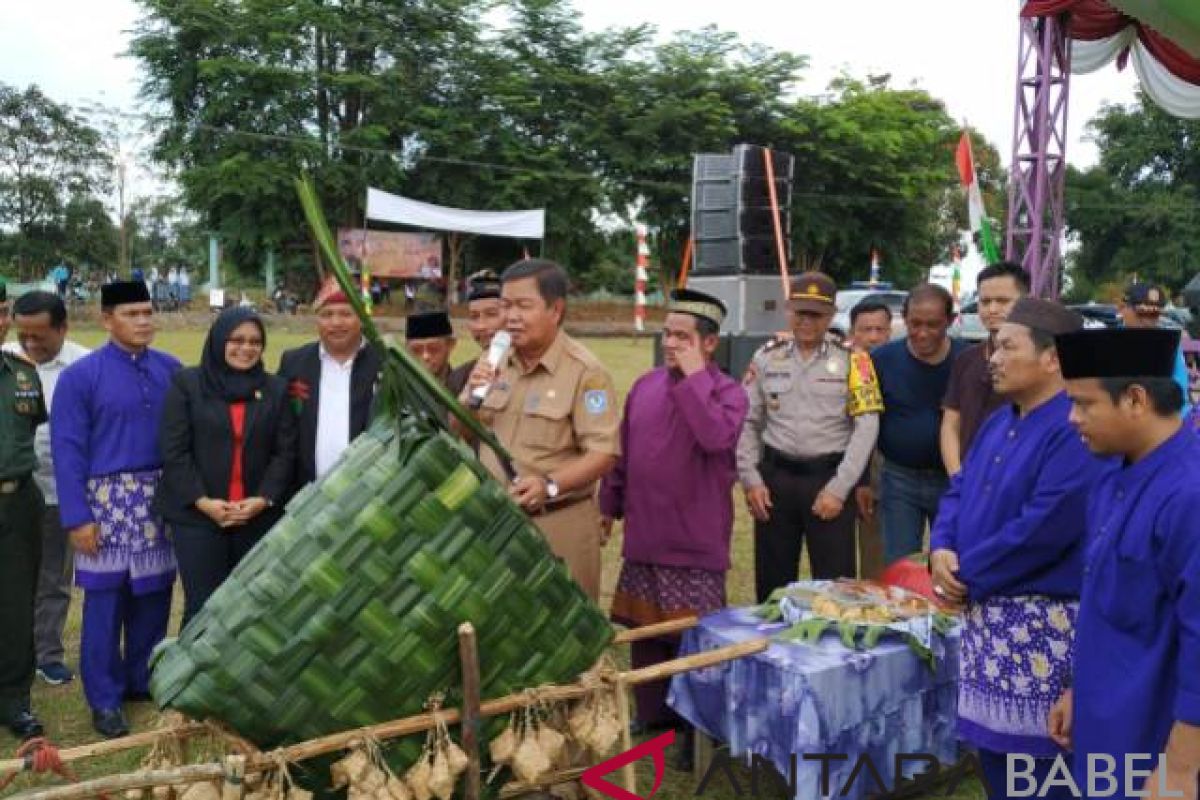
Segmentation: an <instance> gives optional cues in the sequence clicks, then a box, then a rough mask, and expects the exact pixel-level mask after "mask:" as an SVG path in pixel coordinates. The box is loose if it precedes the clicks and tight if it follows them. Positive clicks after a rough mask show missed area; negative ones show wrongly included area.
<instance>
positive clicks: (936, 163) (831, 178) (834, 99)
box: [782, 76, 1002, 286]
mask: <svg viewBox="0 0 1200 800" xmlns="http://www.w3.org/2000/svg"><path fill="white" fill-rule="evenodd" d="M829 89H830V93H829V94H828V95H827V96H825V97H821V98H803V99H800V100H798V101H796V102H795V103H794V104H793V105H792V106H791V108H790V109H789V111H788V114H787V117H786V119H785V120H784V122H783V129H784V133H783V134H782V145H783V148H784V149H787V150H789V151H790V152H792V153H794V154H795V156H796V181H795V188H794V193H793V201H792V235H793V241H794V244H795V249H796V252H797V261H798V262H800V263H801V264H805V265H810V266H819V267H820V268H821V269H823V270H825V271H827V272H829V273H830V274H831V275H833V276H834V277H835V278H837V279H838V280H839V281H842V282H845V281H849V280H853V279H865V278H866V276H867V268H868V266H869V263H870V251H871V248H873V247H874V248H877V249H878V250H879V251H880V252H881V253H882V257H883V261H884V268H885V270H886V275H885V277H886V278H887V279H888V280H891V281H894V282H896V283H898V284H899V285H902V286H908V285H911V284H913V283H915V282H917V281H919V280H921V279H922V278H923V276H924V272H925V270H927V269H928V268H929V267H930V266H931V265H933V264H935V263H938V262H940V261H942V260H944V259H945V258H946V257H947V255H948V251H949V248H950V245H951V244H953V243H954V242H956V241H957V240H958V234H959V231H961V230H963V229H965V228H966V227H967V219H966V216H967V215H966V200H965V198H964V196H963V194H962V191H961V188H960V182H959V178H958V173H957V171H956V168H955V164H954V151H955V147H956V146H957V144H958V140H959V136H960V135H961V128H960V127H959V125H958V124H957V123H956V122H955V121H954V120H953V119H951V117H950V116H949V114H948V113H947V112H946V109H945V106H944V105H943V104H942V102H941V101H939V100H937V99H936V98H934V97H932V96H931V95H930V94H929V93H928V92H926V91H924V90H922V89H895V88H892V87H891V86H890V85H889V81H888V78H887V76H880V77H875V78H868V79H867V80H865V81H862V80H857V79H853V78H848V77H842V78H839V79H836V80H835V81H833V82H832V84H831V85H830V87H829ZM972 143H973V146H974V150H975V158H976V162H977V163H976V168H977V172H978V176H979V180H980V183H981V186H982V188H983V190H984V193H985V197H986V198H987V199H988V200H989V201H990V202H989V206H988V208H989V211H991V212H993V213H995V212H997V211H998V210H999V207H1000V198H998V197H997V196H996V195H997V194H999V193H1000V191H999V190H1000V187H1001V186H1002V183H1001V179H1000V174H1001V170H1000V169H999V155H998V154H997V153H996V151H995V148H994V147H992V146H991V145H990V144H988V143H987V142H986V141H985V140H984V139H983V138H982V137H981V136H979V135H978V134H975V133H973V135H972Z"/></svg>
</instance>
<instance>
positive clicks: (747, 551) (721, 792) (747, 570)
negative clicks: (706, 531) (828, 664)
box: [0, 323, 983, 800]
mask: <svg viewBox="0 0 1200 800" xmlns="http://www.w3.org/2000/svg"><path fill="white" fill-rule="evenodd" d="M72 338H73V339H75V340H76V341H79V342H80V343H82V344H85V345H88V346H95V345H97V344H100V343H102V342H103V341H104V339H105V337H104V333H103V331H101V330H98V329H94V328H86V329H80V330H76V331H73V332H72ZM312 338H313V336H312V335H311V334H308V333H306V332H303V325H295V324H289V330H284V331H279V330H274V329H270V330H268V349H267V355H266V360H267V363H268V365H269V366H270V367H271V368H272V369H274V367H275V366H277V364H278V361H279V355H280V354H281V353H282V352H283V351H284V350H286V349H288V348H291V347H295V346H297V345H299V344H303V343H305V342H307V341H311V340H312ZM203 342H204V331H203V329H201V328H200V325H199V323H197V326H196V329H193V330H189V329H186V328H184V327H181V326H179V325H178V324H176V325H173V326H171V327H170V328H169V329H166V330H163V331H160V333H159V335H158V337H157V339H156V342H155V346H156V347H159V348H161V349H164V350H167V351H169V352H171V353H173V354H175V355H176V356H178V357H179V358H180V360H182V361H183V362H184V363H185V364H195V363H198V361H199V356H200V351H201V349H202V347H203ZM586 344H587V346H588V347H589V348H590V349H591V350H592V351H593V352H594V353H595V354H596V355H597V356H598V357H599V358H600V359H601V360H602V361H603V362H604V363H605V364H606V365H607V366H608V367H609V369H610V370H611V371H612V374H613V378H614V380H615V382H616V386H617V389H618V392H619V393H620V394H621V397H622V400H623V398H624V396H625V394H626V393H627V392H628V390H629V387H630V386H631V385H632V384H633V382H634V380H635V379H636V378H637V377H638V376H639V375H641V374H642V373H643V372H645V371H646V370H647V369H649V368H650V366H651V360H652V343H651V341H650V340H649V339H640V340H637V341H634V340H631V339H629V338H595V339H588V340H587V341H586ZM477 352H478V350H477V348H476V347H475V346H474V344H473V343H471V342H469V341H468V340H467V339H466V337H463V338H462V339H460V342H459V346H458V350H456V352H455V354H454V358H453V359H452V360H453V361H454V362H455V363H459V362H461V361H465V360H467V359H468V358H471V357H474V355H475V354H476V353H477ZM739 494H740V493H739ZM735 508H736V517H735V523H734V535H733V567H732V569H731V570H730V573H729V576H728V582H727V591H728V596H729V602H730V603H731V604H733V605H744V604H747V603H750V602H753V600H754V582H753V581H754V567H753V542H752V535H753V533H752V527H751V524H750V518H749V516H748V515H747V513H746V511H745V507H744V504H743V503H742V502H741V500H740V497H739V498H738V501H737V502H736V503H735ZM620 553H621V539H620V531H619V529H618V531H617V532H616V533H615V535H614V537H613V540H612V541H610V542H609V544H608V547H607V548H606V551H605V555H604V582H603V589H602V596H601V604H602V605H603V606H604V607H607V605H608V603H609V602H610V600H611V596H612V590H613V587H614V586H615V585H616V580H617V572H618V570H619V569H620ZM77 595H78V593H77ZM78 600H79V598H78V596H77V597H76V602H73V603H72V605H71V611H70V615H69V618H68V621H67V632H66V636H65V640H66V641H65V643H66V646H67V660H68V664H69V665H70V666H72V667H73V668H74V667H76V666H77V665H78V654H79V624H80V605H81V604H80V603H79V602H77V601H78ZM182 604H183V603H182V596H180V595H179V593H178V590H177V597H176V602H175V603H174V607H173V619H172V623H171V628H170V630H171V635H174V632H175V631H176V630H177V627H178V623H179V614H180V613H181V610H182ZM623 656H624V654H622V657H623ZM33 705H34V709H35V711H36V712H37V714H38V715H39V716H40V717H41V718H42V721H43V722H44V723H45V725H46V729H47V732H48V735H49V736H50V737H51V738H52V739H53V740H54V741H55V742H56V743H57V744H59V745H60V746H63V747H69V746H73V745H79V744H84V743H88V742H92V741H96V739H97V738H98V736H97V734H95V732H94V731H93V730H92V727H91V715H90V711H89V709H88V707H87V703H86V702H85V700H84V698H83V691H82V687H81V685H80V682H79V681H78V680H76V681H74V682H73V683H71V684H69V685H67V686H62V687H49V686H46V685H45V684H44V683H42V682H41V681H36V682H35V686H34V691H33ZM126 713H127V715H128V716H129V719H130V723H131V725H132V726H133V728H134V730H135V731H141V730H146V729H148V728H151V727H153V726H154V724H155V723H156V721H157V719H158V715H157V712H156V710H155V709H154V708H153V706H152V705H151V704H149V703H138V704H130V705H127V706H126ZM16 744H17V743H16V741H15V740H14V739H12V738H11V737H10V736H9V735H8V733H7V731H6V730H2V731H0V756H3V755H4V754H7V753H11V752H12V751H13V750H14V749H15V747H16ZM141 755H142V754H140V753H132V754H128V755H125V756H121V757H117V758H112V759H107V760H99V759H98V760H93V761H88V762H84V763H81V764H80V765H79V769H78V772H79V773H80V775H81V776H83V777H87V776H94V775H98V774H106V773H112V772H116V771H120V770H123V769H126V768H128V769H132V768H135V767H136V766H137V762H138V761H139V759H140V758H141ZM641 769H642V774H641V775H640V783H639V785H640V786H642V787H646V786H649V785H652V781H653V774H652V771H651V768H650V765H649V764H647V763H644V762H643V763H642V764H641ZM743 778H746V776H739V781H740V782H741V784H742V785H743V787H746V786H748V785H749V784H748V778H746V779H743ZM39 783H40V782H39ZM31 785H33V783H32V782H30V781H27V780H21V781H18V782H17V784H15V787H16V790H19V789H20V788H28V787H29V786H31ZM695 789H696V782H695V781H694V780H693V779H692V777H691V775H689V774H685V773H680V772H674V771H670V770H668V774H667V778H666V781H665V783H664V785H663V788H662V789H661V790H660V792H659V795H658V796H659V797H662V798H666V800H675V798H684V797H691V796H693V795H694V794H695ZM9 791H10V792H11V791H14V788H13V787H10V789H9ZM765 796H774V795H772V794H770V793H765ZM939 796H940V795H939ZM953 796H954V797H956V798H960V800H966V799H967V798H972V799H973V798H979V797H982V796H983V795H982V792H980V790H979V787H978V784H976V783H974V782H970V783H968V784H964V786H963V787H961V788H960V789H959V790H958V792H957V793H956V794H955V795H953ZM705 797H712V798H713V800H732V798H733V797H734V796H733V794H732V792H730V790H729V789H728V787H727V786H726V785H725V784H724V782H723V781H721V780H718V781H716V786H715V787H714V788H712V790H711V791H706V793H705Z"/></svg>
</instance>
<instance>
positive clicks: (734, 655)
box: [13, 639, 771, 800]
mask: <svg viewBox="0 0 1200 800" xmlns="http://www.w3.org/2000/svg"><path fill="white" fill-rule="evenodd" d="M770 645H771V642H770V640H768V639H756V640H753V641H749V642H739V643H738V644H732V645H728V646H727V647H722V648H719V649H716V650H706V651H704V652H702V653H694V654H692V655H690V656H687V657H686V658H677V659H675V660H674V661H665V662H663V663H661V664H656V665H654V666H652V667H646V668H644V669H639V670H633V671H631V672H623V673H620V674H618V675H617V676H616V680H617V681H618V682H619V683H622V684H624V685H626V686H637V685H639V684H642V683H648V682H651V681H659V680H663V679H665V678H669V677H671V676H672V675H678V674H680V673H683V672H689V671H691V670H694V669H704V668H705V667H711V666H714V665H716V664H721V663H724V662H726V661H733V660H734V659H738V658H743V657H745V656H750V655H754V654H755V653H761V652H762V651H764V650H766V649H767V648H768V647H770ZM591 691H593V690H592V688H591V687H584V686H583V685H581V684H572V685H570V686H546V687H542V688H539V689H537V690H536V691H535V692H532V693H530V692H522V693H520V694H511V695H508V696H506V697H499V698H496V699H495V700H489V701H488V702H486V703H483V704H481V705H480V707H479V715H480V717H497V716H501V715H504V714H509V713H511V712H513V711H515V710H517V709H519V708H524V707H526V706H528V705H530V704H531V703H536V702H545V703H559V702H563V701H564V700H577V699H579V698H581V697H585V696H586V695H588V694H589V693H590V692H591ZM438 718H440V719H441V720H442V721H443V722H445V723H446V724H447V725H455V724H458V723H459V722H460V720H461V719H462V717H461V714H460V713H459V711H458V709H449V710H445V711H439V712H438V714H437V717H435V716H434V715H433V714H420V715H417V716H415V717H408V718H406V719H399V720H393V721H391V722H384V723H382V724H379V725H372V726H370V727H367V728H358V729H356V730H351V731H341V732H339V733H335V734H330V735H329V736H323V737H321V738H319V739H313V740H311V741H307V742H302V743H300V744H296V745H292V746H290V747H283V748H280V749H278V750H274V751H271V752H266V753H258V754H252V755H249V756H246V757H245V771H246V772H264V771H268V770H272V769H276V768H277V767H278V765H279V759H281V758H282V759H283V760H284V761H285V762H286V763H289V764H290V763H294V762H298V761H307V760H308V759H310V758H315V757H317V756H323V755H328V754H330V753H336V752H338V751H341V750H345V749H346V748H347V747H349V746H350V743H351V742H352V741H354V740H355V739H361V738H366V737H374V738H376V739H378V740H380V741H386V740H388V739H396V738H399V737H401V736H410V735H412V734H414V733H421V732H422V731H427V730H429V729H430V728H432V727H434V726H435V725H436V724H437V719H438ZM158 735H161V732H159V734H158ZM151 741H152V740H151ZM147 743H149V742H147ZM62 755H65V753H64V754H62ZM224 774H225V769H224V767H223V766H222V765H221V764H204V765H197V766H188V767H179V768H177V769H173V770H159V771H156V772H138V773H133V774H129V775H116V776H111V777H107V778H97V779H95V780H90V781H82V782H80V783H75V784H71V785H69V786H55V787H51V788H48V789H38V790H33V791H30V792H26V793H24V794H20V795H17V796H16V797H14V798H13V800H82V799H83V798H88V797H94V796H95V795H97V794H99V793H101V792H117V791H122V790H125V789H138V788H144V787H148V786H163V785H176V784H184V783H197V782H199V781H206V780H220V779H221V778H222V776H224Z"/></svg>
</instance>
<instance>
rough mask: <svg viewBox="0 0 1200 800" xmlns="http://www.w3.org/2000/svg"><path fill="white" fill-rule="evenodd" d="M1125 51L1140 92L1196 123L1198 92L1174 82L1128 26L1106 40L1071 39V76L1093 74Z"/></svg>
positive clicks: (1199, 102) (1182, 82) (1199, 114)
mask: <svg viewBox="0 0 1200 800" xmlns="http://www.w3.org/2000/svg"><path fill="white" fill-rule="evenodd" d="M1125 48H1129V51H1130V55H1131V59H1130V60H1131V61H1132V62H1133V69H1134V71H1135V72H1137V75H1138V79H1139V80H1140V81H1141V84H1142V88H1143V89H1145V90H1146V94H1148V95H1150V98H1151V99H1152V100H1154V102H1155V103H1157V104H1158V105H1160V106H1162V108H1163V109H1165V110H1166V111H1167V113H1169V114H1173V115H1175V116H1177V117H1183V118H1184V119H1200V89H1197V87H1196V86H1193V85H1192V84H1190V83H1188V82H1187V81H1185V80H1183V79H1181V78H1177V77H1176V76H1175V75H1174V74H1172V72H1171V71H1170V70H1168V69H1167V68H1166V67H1164V66H1163V65H1162V64H1161V63H1160V62H1159V60H1158V59H1157V58H1155V57H1154V56H1153V55H1151V53H1150V51H1148V50H1147V49H1146V47H1145V46H1144V45H1143V44H1142V43H1141V42H1140V41H1139V40H1138V38H1137V31H1136V29H1135V28H1134V27H1133V26H1132V25H1130V26H1129V27H1127V28H1125V30H1123V31H1121V32H1120V33H1118V34H1116V35H1115V36H1110V37H1108V38H1107V39H1098V40H1096V41H1093V42H1088V41H1082V40H1080V39H1072V40H1071V72H1074V73H1078V74H1084V73H1089V72H1096V71H1097V70H1099V69H1102V68H1103V67H1105V66H1107V65H1108V64H1110V63H1111V62H1112V61H1113V60H1114V59H1115V58H1116V57H1117V56H1119V55H1120V54H1121V52H1122V51H1124V50H1125Z"/></svg>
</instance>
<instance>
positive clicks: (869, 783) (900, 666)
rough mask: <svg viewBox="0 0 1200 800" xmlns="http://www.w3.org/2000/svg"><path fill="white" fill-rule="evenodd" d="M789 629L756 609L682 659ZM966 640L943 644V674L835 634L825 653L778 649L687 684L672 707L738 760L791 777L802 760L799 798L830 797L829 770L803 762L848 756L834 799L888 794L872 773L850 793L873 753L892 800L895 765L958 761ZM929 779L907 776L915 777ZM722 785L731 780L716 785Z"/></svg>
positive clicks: (677, 685) (698, 674)
mask: <svg viewBox="0 0 1200 800" xmlns="http://www.w3.org/2000/svg"><path fill="white" fill-rule="evenodd" d="M784 627H786V626H784V625H780V624H771V625H766V624H763V623H762V620H760V619H759V618H757V617H755V616H754V615H753V614H752V613H751V611H750V610H749V609H744V608H730V609H725V610H724V611H719V612H717V613H715V614H711V615H709V616H707V617H705V618H703V619H702V620H701V621H700V624H699V626H697V627H696V628H694V629H692V630H690V631H688V632H687V633H686V634H685V635H684V637H683V643H682V647H681V649H680V653H679V654H680V656H685V655H689V654H691V653H696V652H700V651H703V650H712V649H715V648H718V647H723V646H726V645H729V644H735V643H737V642H744V641H748V640H751V639H759V638H762V637H765V636H771V635H772V634H775V633H778V632H779V631H780V630H783V628H784ZM958 651H959V637H958V631H957V630H956V631H954V632H953V633H952V634H950V636H948V637H946V638H945V639H941V638H938V637H935V645H934V654H935V656H936V657H937V669H936V672H935V671H934V670H931V669H930V668H929V667H928V665H927V664H925V663H924V662H922V661H921V660H920V659H918V658H917V656H916V655H915V654H914V653H913V652H912V651H911V650H910V649H909V647H908V645H907V644H905V643H904V642H902V641H899V640H888V639H884V640H883V641H881V642H880V643H879V644H878V645H876V646H875V647H874V648H873V649H871V650H865V651H852V650H848V649H846V648H845V647H844V646H843V645H842V643H841V640H840V639H839V638H838V637H837V635H836V633H827V634H826V635H825V636H824V637H822V639H821V641H820V642H819V643H818V644H816V645H805V644H799V643H785V642H773V643H772V644H771V647H770V648H769V649H768V650H766V651H764V652H762V653H759V654H757V655H754V656H750V657H748V658H742V659H738V660H737V661H731V662H727V663H725V664H720V665H718V666H715V667H710V668H707V669H701V670H695V671H693V672H687V673H684V674H682V675H677V676H675V678H674V679H673V680H672V682H671V693H670V698H669V700H668V702H669V703H670V705H671V706H672V707H673V708H674V709H675V710H676V711H677V712H678V713H679V714H680V715H682V716H683V717H684V718H685V719H686V720H687V721H688V722H690V723H691V724H692V725H694V726H696V728H698V729H699V730H701V731H703V732H704V733H706V734H708V735H709V736H711V737H712V738H714V739H718V740H720V741H722V742H726V743H728V745H729V751H730V753H731V754H732V755H734V756H740V757H744V758H747V759H748V758H749V756H750V755H751V754H754V755H758V756H761V757H763V758H765V759H767V760H769V761H771V762H772V763H773V764H774V765H775V767H776V769H778V770H779V772H780V774H781V775H783V776H784V777H785V778H786V777H787V775H788V770H789V763H790V761H791V756H792V754H796V770H797V781H796V797H797V798H798V800H810V798H817V797H821V796H822V795H821V792H820V775H821V769H822V766H821V763H820V762H818V761H805V760H804V759H803V758H802V757H801V756H802V755H803V754H806V753H807V754H818V753H845V754H846V755H847V756H848V758H847V760H846V761H842V762H839V763H837V764H834V765H832V766H831V767H830V768H829V774H830V776H831V777H830V782H829V791H830V794H829V796H839V797H845V798H848V800H860V798H862V797H865V796H866V795H870V794H877V793H879V792H880V789H879V787H878V786H877V785H876V783H875V781H874V780H873V779H872V778H871V777H870V774H869V773H868V772H865V771H862V772H860V773H859V775H858V776H857V777H856V778H855V780H854V782H853V784H851V785H850V787H849V791H848V792H847V794H845V795H840V791H841V789H842V788H843V787H844V786H845V784H846V781H847V780H848V779H849V778H850V775H851V773H852V772H853V770H854V767H855V764H856V762H857V761H858V760H859V758H860V756H862V755H863V754H864V753H865V754H867V755H868V756H869V757H870V759H871V763H872V764H873V765H874V766H875V767H877V768H878V769H879V771H880V773H881V776H882V778H883V780H884V782H885V783H886V785H887V787H888V788H891V787H892V786H893V785H894V781H895V775H894V772H895V770H894V764H895V757H896V755H897V754H900V753H929V754H932V755H934V756H936V757H937V758H938V760H939V761H941V762H942V764H943V765H947V764H950V763H953V762H954V761H955V759H956V756H957V745H956V740H955V714H956V711H955V709H956V702H957V691H958ZM922 769H924V767H923V766H922V765H920V764H919V763H917V762H910V763H908V764H907V769H906V770H905V771H906V773H908V774H906V775H905V777H912V774H913V773H915V772H919V771H921V770H922ZM715 780H718V781H719V780H723V779H721V778H716V779H715Z"/></svg>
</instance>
